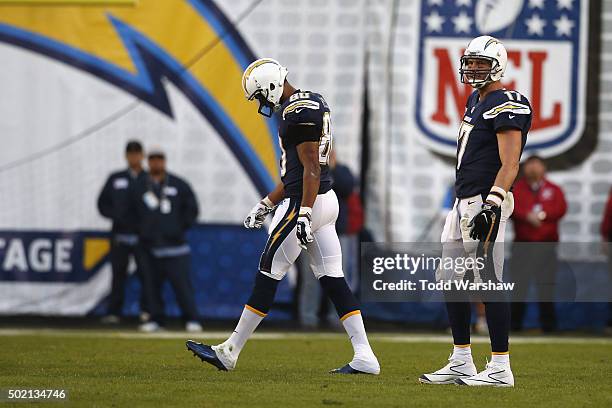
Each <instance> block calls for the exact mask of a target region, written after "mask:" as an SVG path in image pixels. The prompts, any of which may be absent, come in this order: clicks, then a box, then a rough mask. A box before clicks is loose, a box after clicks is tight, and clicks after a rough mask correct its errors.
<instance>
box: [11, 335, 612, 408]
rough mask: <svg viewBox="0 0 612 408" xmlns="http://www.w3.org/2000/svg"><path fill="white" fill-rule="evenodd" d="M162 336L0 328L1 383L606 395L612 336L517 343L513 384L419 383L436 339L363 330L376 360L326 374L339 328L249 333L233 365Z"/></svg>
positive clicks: (108, 400)
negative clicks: (366, 371) (216, 363)
mask: <svg viewBox="0 0 612 408" xmlns="http://www.w3.org/2000/svg"><path fill="white" fill-rule="evenodd" d="M168 337H174V338H147V337H146V336H139V335H137V334H135V333H134V334H130V335H122V334H120V333H117V334H112V333H104V334H102V335H100V334H99V333H88V332H81V333H66V334H62V332H59V333H58V332H53V333H45V332H32V333H27V335H26V334H20V333H12V334H11V335H4V336H0V342H1V343H2V348H1V352H0V366H1V370H0V388H8V387H18V388H63V389H66V390H68V392H69V399H68V401H67V402H44V403H40V404H38V405H39V406H47V404H49V406H55V405H62V406H78V407H94V406H96V407H109V406H114V407H136V406H163V407H191V406H199V407H243V406H248V407H266V408H270V407H280V406H283V407H285V406H289V407H291V408H296V407H313V406H335V407H421V406H422V407H428V408H430V407H439V406H449V407H465V406H479V407H489V406H494V407H496V408H501V407H525V408H527V407H533V406H549V407H584V406H593V407H606V406H608V407H609V406H612V342H609V341H606V340H601V339H600V340H597V339H595V340H592V341H589V340H585V341H584V342H582V341H580V340H566V341H563V342H557V341H553V340H551V341H550V342H547V341H546V340H544V342H543V343H541V344H529V343H522V342H521V343H517V344H514V345H513V346H512V368H513V371H514V375H515V378H516V384H517V385H516V387H515V388H514V389H491V388H487V389H482V388H480V389H476V388H466V387H457V386H454V385H450V386H432V385H421V384H419V383H418V382H417V377H418V376H419V375H420V374H421V373H423V372H425V371H430V370H433V369H437V368H439V366H441V365H442V364H443V363H444V362H445V359H446V357H447V356H448V352H449V346H448V345H446V344H444V343H442V342H440V341H436V342H423V341H419V340H418V338H417V339H412V340H410V339H408V341H403V340H402V338H395V337H392V336H387V335H384V336H383V335H379V336H372V337H373V341H372V346H373V348H374V350H375V351H376V353H377V354H378V357H379V360H380V363H381V367H382V373H381V375H380V376H378V377H374V376H339V375H334V376H332V375H330V374H327V371H328V370H329V369H331V368H334V367H337V366H341V365H343V364H345V363H346V362H347V361H349V359H350V358H351V348H350V344H349V343H348V341H347V340H345V339H344V337H343V336H341V335H311V336H309V335H308V334H303V335H296V336H289V337H287V338H278V336H271V338H264V339H262V338H259V339H253V340H251V341H250V342H249V344H248V345H247V346H246V348H245V349H244V351H243V353H242V355H241V359H240V361H239V363H238V367H237V369H236V371H233V372H230V373H228V372H219V371H216V370H215V369H213V368H212V367H211V366H208V365H205V364H203V363H201V362H200V360H198V359H196V358H194V357H193V356H192V355H191V353H189V352H188V351H186V350H185V346H184V341H183V339H182V335H176V336H168ZM185 338H187V335H185ZM217 340H218V339H215V340H214V341H213V343H217V342H218V341H217ZM473 351H474V357H475V361H476V364H477V366H478V367H479V369H481V368H482V366H484V364H485V357H486V356H487V355H488V346H487V345H486V344H484V343H483V344H475V345H474V346H473ZM41 404H42V405H41ZM14 405H15V406H24V404H23V403H19V404H14ZM1 406H9V404H8V403H0V407H1Z"/></svg>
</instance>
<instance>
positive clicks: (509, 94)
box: [504, 91, 521, 102]
mask: <svg viewBox="0 0 612 408" xmlns="http://www.w3.org/2000/svg"><path fill="white" fill-rule="evenodd" d="M504 94H506V96H507V97H508V99H510V100H511V101H518V102H520V101H521V94H520V93H518V92H516V91H506V92H504Z"/></svg>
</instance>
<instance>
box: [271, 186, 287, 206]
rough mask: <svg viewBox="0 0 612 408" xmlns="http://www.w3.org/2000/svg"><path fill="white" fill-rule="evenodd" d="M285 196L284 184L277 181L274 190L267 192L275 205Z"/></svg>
mask: <svg viewBox="0 0 612 408" xmlns="http://www.w3.org/2000/svg"><path fill="white" fill-rule="evenodd" d="M284 198H285V186H284V185H283V183H278V184H277V185H276V187H274V190H272V191H271V192H270V194H268V199H269V200H270V201H272V204H274V205H277V204H278V203H280V202H281V201H283V199H284Z"/></svg>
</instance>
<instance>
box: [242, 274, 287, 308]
mask: <svg viewBox="0 0 612 408" xmlns="http://www.w3.org/2000/svg"><path fill="white" fill-rule="evenodd" d="M278 282H279V281H278V280H276V279H273V278H271V277H269V276H267V275H264V274H263V273H258V274H257V277H256V278H255V287H254V288H253V292H252V293H251V297H250V298H249V300H248V301H247V305H248V306H250V307H251V308H253V309H255V310H257V311H259V312H261V313H263V314H267V313H268V312H269V311H270V308H271V307H272V304H273V303H274V296H275V295H276V288H277V287H278Z"/></svg>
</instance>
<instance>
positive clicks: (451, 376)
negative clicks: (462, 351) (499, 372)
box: [419, 356, 478, 385]
mask: <svg viewBox="0 0 612 408" xmlns="http://www.w3.org/2000/svg"><path fill="white" fill-rule="evenodd" d="M477 373H478V371H476V366H475V365H474V363H473V362H471V361H469V362H468V361H463V360H459V359H453V358H452V356H451V357H450V358H449V359H448V364H447V365H445V366H444V367H442V368H441V369H439V370H438V371H434V372H433V373H429V374H423V375H421V376H420V377H419V382H421V383H423V384H440V385H442V384H455V381H457V380H458V379H461V378H469V377H472V376H474V375H476V374H477Z"/></svg>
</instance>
